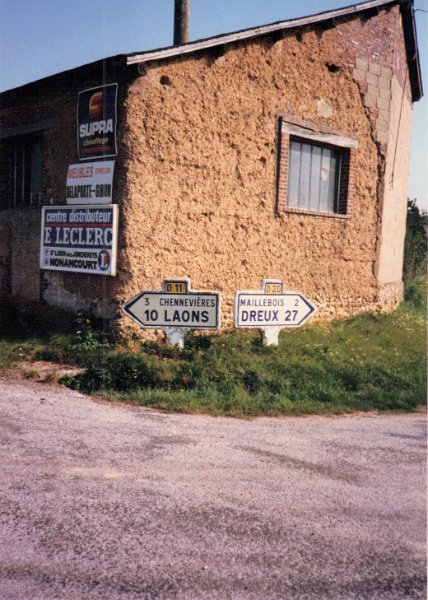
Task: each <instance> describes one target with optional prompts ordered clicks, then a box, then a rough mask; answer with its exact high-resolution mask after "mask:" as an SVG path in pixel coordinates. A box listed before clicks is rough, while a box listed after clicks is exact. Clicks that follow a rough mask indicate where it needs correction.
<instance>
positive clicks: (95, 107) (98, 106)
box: [89, 92, 103, 119]
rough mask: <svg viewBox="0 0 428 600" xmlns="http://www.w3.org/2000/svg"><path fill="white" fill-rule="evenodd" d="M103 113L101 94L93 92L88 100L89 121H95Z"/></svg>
mask: <svg viewBox="0 0 428 600" xmlns="http://www.w3.org/2000/svg"><path fill="white" fill-rule="evenodd" d="M102 112H103V93H102V92H95V94H92V96H91V97H90V98H89V116H90V118H91V119H96V118H98V117H100V116H101V115H102Z"/></svg>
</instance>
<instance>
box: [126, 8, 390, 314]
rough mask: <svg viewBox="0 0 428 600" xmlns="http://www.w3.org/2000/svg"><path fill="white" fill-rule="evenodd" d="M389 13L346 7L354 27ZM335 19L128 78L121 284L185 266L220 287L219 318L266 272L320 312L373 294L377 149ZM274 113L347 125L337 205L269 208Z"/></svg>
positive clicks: (362, 302) (347, 309) (203, 284)
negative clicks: (330, 24) (348, 183)
mask: <svg viewBox="0 0 428 600" xmlns="http://www.w3.org/2000/svg"><path fill="white" fill-rule="evenodd" d="M396 18H397V13H396V14H395V16H394V13H393V12H390V11H381V13H380V14H379V15H378V16H374V17H373V19H372V21H373V22H371V21H367V22H365V23H363V24H361V23H360V22H359V20H357V21H358V27H359V28H361V30H362V31H363V32H364V36H366V35H376V36H378V30H377V28H376V27H375V25H376V23H377V25H379V24H380V25H379V26H382V27H383V26H385V27H386V25H385V20H386V21H387V28H390V21H391V22H393V21H394V19H396ZM351 24H352V23H351ZM368 24H369V25H370V26H369V27H368ZM348 28H349V23H343V24H339V25H338V26H337V27H336V28H331V29H329V30H327V31H321V30H315V31H314V30H311V29H310V28H308V29H307V30H305V31H303V32H302V31H301V32H297V33H296V32H294V33H287V34H286V35H285V36H284V39H282V40H277V39H276V40H275V39H267V38H264V39H262V40H256V41H252V42H246V43H241V44H236V45H235V46H233V47H228V48H226V51H225V53H224V54H222V55H220V53H218V52H217V53H215V52H214V51H213V52H207V51H205V52H204V53H201V55H199V56H195V57H193V58H187V59H184V60H175V61H171V62H169V63H168V64H165V63H163V64H159V65H151V66H149V67H148V69H147V73H146V74H145V75H143V76H141V77H140V78H139V79H138V80H137V81H136V82H135V83H134V84H133V85H132V86H131V87H130V89H129V95H128V98H127V101H126V109H127V122H126V126H125V130H124V131H125V133H124V138H123V143H124V148H123V150H122V151H123V152H125V153H126V168H127V174H128V179H127V191H126V193H127V199H126V202H124V204H123V207H122V218H123V227H124V228H125V230H126V239H127V248H126V258H127V260H126V272H123V273H122V278H123V281H124V283H126V279H128V283H127V284H126V285H125V286H124V288H123V293H124V295H125V297H129V296H131V295H132V294H134V293H136V292H137V291H139V290H141V289H150V288H153V289H156V288H159V287H160V284H161V281H162V279H163V278H164V277H166V276H170V277H172V276H175V277H183V276H189V277H190V278H191V279H192V284H193V286H194V288H195V289H217V290H220V291H221V292H222V293H223V295H224V298H225V300H226V302H225V304H224V305H223V309H224V310H223V312H224V313H225V316H226V320H225V323H224V324H230V322H231V321H230V319H231V302H232V294H233V292H234V291H235V290H237V289H257V288H258V287H259V284H260V280H261V279H262V278H264V277H276V278H281V279H283V280H284V281H285V282H286V287H287V288H288V289H291V290H299V291H302V292H304V293H305V294H306V295H307V296H308V297H309V298H311V299H312V300H313V301H314V302H315V304H316V305H317V307H318V308H319V316H321V317H329V316H333V315H340V314H350V313H353V312H356V311H358V310H360V309H366V308H373V307H375V306H378V301H379V286H378V283H377V281H376V277H375V270H376V263H377V253H378V244H379V235H380V232H379V215H378V211H379V205H380V202H379V190H378V177H377V176H378V169H379V164H380V161H381V159H382V157H381V156H380V151H379V144H378V141H377V140H376V138H375V135H374V121H373V119H374V113H371V112H370V109H369V108H368V107H367V106H365V104H364V102H363V95H362V93H361V91H360V88H359V85H358V83H357V82H355V81H354V79H353V75H354V69H355V60H356V57H355V53H354V55H351V54H350V53H349V52H346V50H344V48H343V40H347V43H348V42H349V40H348V38H347V35H348V32H347V29H348ZM393 35H394V31H392V30H391V31H390V32H389V33H388V36H389V37H388V44H389V46H388V47H390V46H392V45H393V43H394V40H393ZM363 41H365V39H364V37H363V38H362V39H361V42H363ZM349 43H350V42H349ZM379 43H380V42H379V37H377V38H376V39H375V40H374V41H373V44H371V40H370V44H368V43H366V44H365V46H364V52H367V48H368V47H369V46H375V45H376V44H378V45H379ZM382 44H383V41H382ZM352 48H353V50H354V46H352ZM372 50H373V48H371V50H369V51H372ZM357 51H358V48H357ZM387 60H389V58H387V59H385V62H386V61H387ZM379 61H380V59H379ZM381 62H382V61H380V62H379V64H381ZM281 113H288V114H291V115H294V116H295V117H298V118H302V119H308V120H311V121H315V122H319V123H321V124H326V125H328V126H331V127H333V128H335V129H337V130H340V131H341V132H342V133H343V134H344V135H346V136H348V137H354V138H357V139H358V141H359V147H358V150H357V151H356V156H355V194H354V203H353V213H352V217H351V218H350V219H347V220H343V219H335V218H329V217H318V216H310V215H295V214H282V215H278V214H275V196H276V189H275V186H276V141H277V130H276V128H277V119H278V115H279V114H281ZM123 266H124V265H122V267H123Z"/></svg>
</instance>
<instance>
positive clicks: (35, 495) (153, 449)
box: [0, 377, 427, 600]
mask: <svg viewBox="0 0 428 600" xmlns="http://www.w3.org/2000/svg"><path fill="white" fill-rule="evenodd" d="M426 440H427V437H426V415H425V413H424V412H418V413H412V414H402V415H382V416H377V415H373V414H369V415H353V416H347V417H330V418H327V417H299V418H259V419H255V420H251V421H250V420H246V421H244V420H242V421H241V420H237V419H227V418H213V417H207V416H199V415H193V416H189V415H166V414H161V413H157V412H154V411H150V410H147V409H143V408H137V407H131V406H124V405H119V404H113V403H107V402H103V401H100V400H97V399H91V398H88V397H85V396H82V395H81V394H78V393H77V392H74V391H72V390H69V389H66V388H63V387H61V386H59V385H51V384H47V383H38V382H35V381H32V380H25V379H13V378H6V377H0V483H1V487H0V539H1V540H3V542H2V544H0V598H1V599H2V600H17V599H18V600H20V599H23V600H24V599H29V598H31V599H32V600H53V599H54V598H55V599H64V600H65V599H66V600H74V599H76V600H81V599H82V598H85V600H92V599H103V600H110V599H111V600H116V599H127V600H130V599H134V598H135V599H151V598H156V599H158V598H162V599H170V598H171V599H173V598H174V599H175V598H177V599H198V600H202V599H213V600H214V599H215V600H217V599H218V600H220V599H221V600H224V599H225V598H228V599H241V598H242V599H254V600H256V599H257V600H258V599H263V600H270V599H280V598H281V599H288V598H290V599H299V598H302V599H303V598H308V599H311V598H314V599H315V598H316V599H320V598H321V599H324V598H325V599H329V600H334V599H345V598H362V599H368V598H373V599H374V598H376V599H377V600H378V599H388V600H393V599H397V600H398V599H400V600H401V599H403V598H426Z"/></svg>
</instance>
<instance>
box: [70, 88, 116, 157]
mask: <svg viewBox="0 0 428 600" xmlns="http://www.w3.org/2000/svg"><path fill="white" fill-rule="evenodd" d="M116 120H117V83H110V84H108V85H103V86H100V87H95V88H90V89H87V90H83V91H81V92H79V97H78V101H77V149H78V153H79V160H88V159H89V160H90V159H93V158H101V157H107V156H115V155H116V154H117V146H116Z"/></svg>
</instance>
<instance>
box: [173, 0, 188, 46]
mask: <svg viewBox="0 0 428 600" xmlns="http://www.w3.org/2000/svg"><path fill="white" fill-rule="evenodd" d="M189 4H190V0H175V6H174V46H181V44H186V43H187V42H188V41H189V13H190V7H189Z"/></svg>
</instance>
